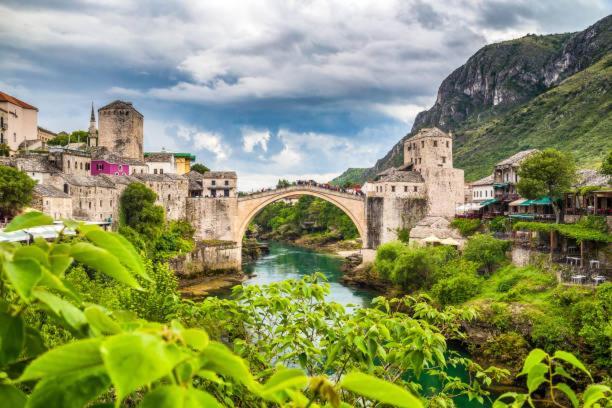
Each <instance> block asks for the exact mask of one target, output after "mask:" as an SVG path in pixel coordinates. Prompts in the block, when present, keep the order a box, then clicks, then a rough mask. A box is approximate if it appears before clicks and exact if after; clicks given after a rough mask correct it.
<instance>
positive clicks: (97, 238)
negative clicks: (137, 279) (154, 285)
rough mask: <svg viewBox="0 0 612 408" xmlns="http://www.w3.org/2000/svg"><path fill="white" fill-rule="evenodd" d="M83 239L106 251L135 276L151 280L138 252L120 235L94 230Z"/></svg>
mask: <svg viewBox="0 0 612 408" xmlns="http://www.w3.org/2000/svg"><path fill="white" fill-rule="evenodd" d="M85 238H87V239H88V240H90V241H91V242H93V243H94V244H96V246H97V247H100V248H103V249H106V250H107V251H109V252H110V253H112V254H113V255H115V257H117V259H118V260H119V262H121V263H122V264H123V265H124V266H126V267H127V268H129V269H130V270H131V271H132V272H134V273H135V274H137V275H139V276H141V277H143V278H145V279H148V280H151V278H150V277H149V275H147V272H146V271H145V267H144V264H143V262H142V259H141V258H140V255H138V252H136V250H135V249H134V247H133V246H132V244H131V243H130V242H129V241H128V240H127V239H125V238H124V237H123V236H122V235H120V234H117V233H114V232H106V231H102V230H100V229H95V230H91V231H89V232H87V233H86V234H85Z"/></svg>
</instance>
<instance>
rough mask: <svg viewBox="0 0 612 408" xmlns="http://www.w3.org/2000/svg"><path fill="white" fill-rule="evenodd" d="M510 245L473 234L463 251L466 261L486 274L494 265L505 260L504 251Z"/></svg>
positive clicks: (483, 235) (487, 236)
mask: <svg viewBox="0 0 612 408" xmlns="http://www.w3.org/2000/svg"><path fill="white" fill-rule="evenodd" d="M509 245H510V243H509V242H508V241H503V240H501V239H496V238H493V236H491V235H489V234H475V235H474V236H473V237H471V238H470V239H469V240H468V242H467V244H466V246H465V249H464V250H463V256H464V258H465V259H466V260H468V261H472V262H475V263H476V264H478V265H479V267H481V268H484V269H485V271H486V272H491V271H492V270H493V268H494V267H495V266H496V265H499V264H501V263H502V262H504V261H505V260H506V250H507V249H508V247H509Z"/></svg>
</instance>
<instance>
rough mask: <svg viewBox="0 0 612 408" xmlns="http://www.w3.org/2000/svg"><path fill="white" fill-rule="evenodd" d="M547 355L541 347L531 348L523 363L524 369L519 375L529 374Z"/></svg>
mask: <svg viewBox="0 0 612 408" xmlns="http://www.w3.org/2000/svg"><path fill="white" fill-rule="evenodd" d="M547 355H548V354H546V352H545V351H544V350H542V349H539V348H536V349H533V350H531V352H529V355H528V356H527V358H526V359H525V362H524V363H523V370H522V371H521V372H520V373H519V375H523V374H527V373H528V372H529V371H530V370H531V368H532V367H533V366H534V365H536V364H538V363H539V362H541V361H542V360H543V359H544V358H545V357H546V356H547Z"/></svg>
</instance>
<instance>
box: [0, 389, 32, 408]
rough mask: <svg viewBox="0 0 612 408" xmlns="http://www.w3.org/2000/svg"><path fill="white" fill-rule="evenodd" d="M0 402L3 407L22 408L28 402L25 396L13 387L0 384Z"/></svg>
mask: <svg viewBox="0 0 612 408" xmlns="http://www.w3.org/2000/svg"><path fill="white" fill-rule="evenodd" d="M0 401H2V406H3V407H9V408H23V407H25V405H26V402H27V401H28V400H27V397H26V395H25V394H24V393H23V392H21V390H19V389H18V388H16V387H15V386H13V385H10V384H0Z"/></svg>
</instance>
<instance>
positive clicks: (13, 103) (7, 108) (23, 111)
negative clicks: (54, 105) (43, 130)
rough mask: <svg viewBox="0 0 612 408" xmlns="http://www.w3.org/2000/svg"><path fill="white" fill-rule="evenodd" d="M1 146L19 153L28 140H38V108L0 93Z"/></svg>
mask: <svg viewBox="0 0 612 408" xmlns="http://www.w3.org/2000/svg"><path fill="white" fill-rule="evenodd" d="M0 110H2V114H1V115H0V144H7V145H8V147H9V149H10V150H11V151H13V152H14V151H17V150H18V149H19V145H21V144H22V143H23V142H24V141H26V140H37V139H38V108H36V107H34V106H32V105H30V104H29V103H26V102H24V101H22V100H20V99H17V98H15V97H14V96H11V95H9V94H7V93H4V92H2V91H0Z"/></svg>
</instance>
